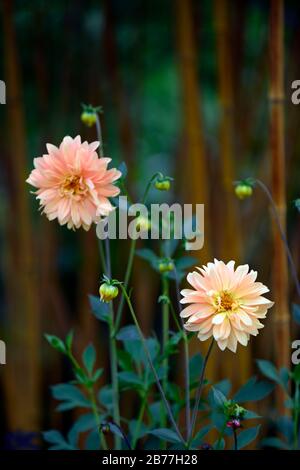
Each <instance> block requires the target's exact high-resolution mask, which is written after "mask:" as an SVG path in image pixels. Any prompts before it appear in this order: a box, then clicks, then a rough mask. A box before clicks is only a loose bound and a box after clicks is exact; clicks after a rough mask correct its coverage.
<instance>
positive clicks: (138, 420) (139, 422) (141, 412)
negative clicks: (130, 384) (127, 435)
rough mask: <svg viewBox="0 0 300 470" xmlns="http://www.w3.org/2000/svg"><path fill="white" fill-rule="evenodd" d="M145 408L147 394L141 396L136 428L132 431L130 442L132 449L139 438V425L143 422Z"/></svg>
mask: <svg viewBox="0 0 300 470" xmlns="http://www.w3.org/2000/svg"><path fill="white" fill-rule="evenodd" d="M146 406H147V394H146V393H145V394H144V396H143V400H142V404H141V408H140V412H139V415H138V419H137V423H136V427H135V430H134V437H133V440H132V448H133V449H135V447H136V443H137V441H138V438H139V433H140V429H141V425H142V422H143V418H144V413H145V409H146Z"/></svg>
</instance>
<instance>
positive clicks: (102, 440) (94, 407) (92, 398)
mask: <svg viewBox="0 0 300 470" xmlns="http://www.w3.org/2000/svg"><path fill="white" fill-rule="evenodd" d="M88 391H89V396H90V401H91V404H92V410H93V413H94V416H95V421H96V424H97V429H98V432H99V436H100V443H101V448H102V449H103V450H108V446H107V442H106V439H105V436H104V434H103V432H102V431H101V429H100V428H101V421H100V417H99V413H98V408H97V402H96V398H95V392H94V388H90V389H89V390H88Z"/></svg>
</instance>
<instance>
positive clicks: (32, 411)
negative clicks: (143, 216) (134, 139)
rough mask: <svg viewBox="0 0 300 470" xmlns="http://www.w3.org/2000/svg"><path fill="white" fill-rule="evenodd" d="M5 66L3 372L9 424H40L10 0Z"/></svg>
mask: <svg viewBox="0 0 300 470" xmlns="http://www.w3.org/2000/svg"><path fill="white" fill-rule="evenodd" d="M3 34H4V67H5V80H6V85H7V90H8V96H7V105H6V110H7V118H8V121H7V123H8V130H9V135H10V140H9V142H8V146H9V152H10V157H11V169H12V182H13V189H12V191H11V195H10V204H11V206H10V211H11V213H12V214H13V215H14V216H13V217H12V218H11V223H10V228H9V230H10V234H11V236H12V240H11V247H12V245H13V246H14V250H15V251H14V253H13V254H11V260H10V261H13V262H14V265H13V266H10V267H9V269H10V271H11V272H13V273H14V279H12V277H10V282H11V283H12V285H11V289H10V292H9V293H10V294H11V295H13V296H14V298H12V299H9V304H10V307H11V309H10V311H9V327H8V337H9V341H8V353H9V357H8V360H7V365H6V367H5V369H4V374H5V381H4V382H5V383H4V390H5V395H6V396H5V398H6V403H7V405H8V406H7V408H6V411H7V418H8V422H9V427H10V429H12V430H16V429H23V430H27V431H28V430H31V431H33V430H38V429H39V424H40V409H41V407H40V372H41V369H40V361H39V357H40V347H41V345H40V339H41V338H40V328H39V306H38V286H37V280H36V274H37V272H36V269H35V262H34V259H35V254H36V252H34V250H33V239H32V229H31V220H30V211H29V204H28V197H29V194H28V193H29V191H28V188H27V185H26V183H25V179H26V176H27V165H26V137H25V125H24V114H23V105H22V90H21V73H20V68H19V64H18V49H17V44H16V38H15V29H14V22H13V2H12V1H10V0H4V2H3Z"/></svg>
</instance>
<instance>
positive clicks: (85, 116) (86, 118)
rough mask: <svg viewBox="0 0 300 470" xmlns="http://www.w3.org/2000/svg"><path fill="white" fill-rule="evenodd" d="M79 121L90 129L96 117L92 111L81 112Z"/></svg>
mask: <svg viewBox="0 0 300 470" xmlns="http://www.w3.org/2000/svg"><path fill="white" fill-rule="evenodd" d="M81 121H82V122H83V124H85V125H86V126H88V127H92V126H93V125H94V124H96V121H97V115H96V113H95V112H93V111H83V113H81Z"/></svg>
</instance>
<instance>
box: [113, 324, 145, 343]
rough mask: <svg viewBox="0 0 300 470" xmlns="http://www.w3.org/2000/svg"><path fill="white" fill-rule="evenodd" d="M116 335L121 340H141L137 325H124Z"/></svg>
mask: <svg viewBox="0 0 300 470" xmlns="http://www.w3.org/2000/svg"><path fill="white" fill-rule="evenodd" d="M116 337H117V339H118V340H119V341H140V335H139V333H138V330H137V327H136V326H135V325H127V326H124V328H121V329H120V331H119V333H118V334H117V336H116Z"/></svg>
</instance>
